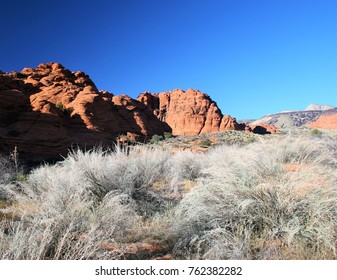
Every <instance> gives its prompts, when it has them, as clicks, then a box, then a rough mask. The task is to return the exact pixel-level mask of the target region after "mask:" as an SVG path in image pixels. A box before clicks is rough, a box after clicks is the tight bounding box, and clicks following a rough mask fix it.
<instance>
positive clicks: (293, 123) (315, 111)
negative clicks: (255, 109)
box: [250, 104, 337, 128]
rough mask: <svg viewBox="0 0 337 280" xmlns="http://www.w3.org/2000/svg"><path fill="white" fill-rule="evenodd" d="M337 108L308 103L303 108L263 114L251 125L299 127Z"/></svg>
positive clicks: (331, 113)
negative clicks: (264, 124) (265, 124)
mask: <svg viewBox="0 0 337 280" xmlns="http://www.w3.org/2000/svg"><path fill="white" fill-rule="evenodd" d="M336 110H337V108H336V107H334V106H331V105H317V104H310V105H309V106H307V107H306V108H305V110H299V111H282V112H279V113H275V114H269V115H266V116H263V117H261V118H259V119H257V120H255V121H253V122H251V123H250V124H251V125H258V124H261V123H267V124H270V125H274V126H276V127H279V128H287V127H301V126H306V125H309V124H310V123H313V122H315V121H317V120H318V119H319V118H320V117H321V116H323V115H334V114H335V112H336Z"/></svg>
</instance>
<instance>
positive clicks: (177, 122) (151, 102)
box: [138, 89, 246, 136]
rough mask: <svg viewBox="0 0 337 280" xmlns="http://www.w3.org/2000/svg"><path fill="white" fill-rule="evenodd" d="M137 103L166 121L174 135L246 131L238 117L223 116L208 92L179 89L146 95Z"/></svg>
mask: <svg viewBox="0 0 337 280" xmlns="http://www.w3.org/2000/svg"><path fill="white" fill-rule="evenodd" d="M138 100H139V101H140V102H142V103H144V104H145V105H146V106H147V107H148V108H149V109H150V110H151V111H152V112H153V114H154V115H155V116H157V117H158V119H159V120H161V121H164V122H166V123H167V124H168V125H169V126H170V127H171V128H172V133H173V134H174V135H186V136H190V135H198V134H201V133H208V132H216V131H222V130H232V129H235V130H245V127H246V126H245V125H244V124H238V123H237V122H236V120H235V118H232V117H231V116H229V115H226V116H223V115H222V113H221V111H220V109H219V108H218V106H217V105H216V103H215V102H214V101H212V99H211V98H210V97H209V96H208V95H207V94H205V93H202V92H200V91H198V90H193V89H188V90H187V91H186V92H185V91H183V90H180V89H176V90H172V91H169V92H162V93H159V94H153V95H152V94H150V93H149V92H145V93H142V94H140V96H139V97H138Z"/></svg>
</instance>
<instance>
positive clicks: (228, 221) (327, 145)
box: [174, 138, 337, 259]
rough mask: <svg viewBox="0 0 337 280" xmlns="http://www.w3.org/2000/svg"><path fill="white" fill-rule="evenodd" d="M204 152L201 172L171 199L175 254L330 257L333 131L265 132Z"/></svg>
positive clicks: (334, 209) (336, 176) (336, 225)
mask: <svg viewBox="0 0 337 280" xmlns="http://www.w3.org/2000/svg"><path fill="white" fill-rule="evenodd" d="M208 155H209V158H208V159H209V161H210V163H211V166H210V167H209V168H206V169H205V170H203V172H204V173H205V175H206V176H205V177H204V179H203V180H201V181H200V183H199V187H198V188H196V189H194V190H192V191H191V192H190V193H189V194H188V195H186V197H185V198H184V199H183V200H182V201H181V203H180V204H179V206H178V207H177V211H176V213H177V221H178V222H177V224H176V225H175V229H174V232H175V234H176V238H177V239H178V241H177V243H176V246H175V249H174V252H175V254H176V256H177V257H179V258H191V259H194V258H197V259H207V258H211V259H297V258H298V259H306V258H308V259H317V258H318V259H320V258H327V259H329V258H336V236H337V205H336V201H337V171H336V170H337V169H336V145H335V142H334V141H333V140H332V139H329V138H326V139H309V140H308V139H304V138H302V139H297V140H295V141H294V140H293V139H291V138H285V139H280V138H278V139H275V140H273V139H270V140H268V141H264V142H262V143H261V142H260V143H253V144H251V145H248V146H246V147H241V148H239V147H225V146H222V147H218V148H217V149H215V150H213V151H211V152H210V153H209V154H208ZM288 163H291V164H296V165H299V166H300V167H301V168H300V169H299V170H297V171H296V172H294V171H289V170H287V168H286V166H285V164H288Z"/></svg>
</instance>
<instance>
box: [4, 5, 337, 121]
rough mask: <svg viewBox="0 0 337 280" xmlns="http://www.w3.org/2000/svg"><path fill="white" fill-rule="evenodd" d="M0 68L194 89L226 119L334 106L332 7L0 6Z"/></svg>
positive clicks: (122, 86) (117, 85) (336, 65)
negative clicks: (54, 70) (56, 65)
mask: <svg viewBox="0 0 337 280" xmlns="http://www.w3.org/2000/svg"><path fill="white" fill-rule="evenodd" d="M0 9H1V26H0V35H1V44H0V69H1V70H3V71H11V70H21V69H22V68H24V67H36V66H37V65H38V64H40V63H42V62H50V61H56V62H60V63H62V64H63V65H64V66H65V67H66V68H68V69H70V70H72V71H77V70H83V71H85V72H86V73H87V74H89V75H90V77H91V78H92V79H93V81H94V82H95V83H96V85H97V87H98V88H99V89H106V90H109V91H111V92H113V93H114V94H121V93H125V94H128V95H130V96H132V97H134V98H135V97H137V96H138V94H139V93H140V92H143V91H151V92H161V91H165V90H171V89H175V88H182V89H184V90H186V89H188V88H194V89H199V90H201V91H203V92H206V93H207V94H209V95H210V96H211V98H212V99H213V100H215V101H216V102H217V104H218V106H219V107H220V109H221V110H222V112H223V113H224V114H230V115H232V116H234V117H236V118H238V119H245V118H258V117H260V116H262V115H265V114H268V113H272V112H278V111H281V110H290V109H303V108H305V107H306V106H307V105H308V104H310V103H318V104H331V105H334V106H337V0H279V1H278V0H219V1H217V0H203V1H201V0H193V1H191V0H120V1H114V0H110V1H108V0H106V1H104V0H93V1H89V0H81V1H77V0H76V1H70V0H68V1H66V0H59V1H42V0H41V1H38V0H30V1H3V0H1V7H0Z"/></svg>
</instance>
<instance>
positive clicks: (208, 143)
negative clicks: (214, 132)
mask: <svg viewBox="0 0 337 280" xmlns="http://www.w3.org/2000/svg"><path fill="white" fill-rule="evenodd" d="M199 145H200V147H202V148H208V147H209V146H211V145H212V142H211V140H209V139H207V138H206V139H202V140H201V141H200V144H199Z"/></svg>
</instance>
